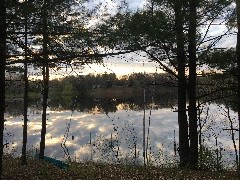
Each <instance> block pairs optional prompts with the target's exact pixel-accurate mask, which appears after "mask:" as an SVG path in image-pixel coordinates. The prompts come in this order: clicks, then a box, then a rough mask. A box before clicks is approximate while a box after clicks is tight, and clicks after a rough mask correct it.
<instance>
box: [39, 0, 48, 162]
mask: <svg viewBox="0 0 240 180" xmlns="http://www.w3.org/2000/svg"><path fill="white" fill-rule="evenodd" d="M46 7H47V6H46V0H44V5H43V102H42V106H43V112H42V130H41V142H40V154H39V158H40V159H44V150H45V136H46V126H47V105H48V104H47V100H48V83H49V67H48V49H47V42H48V33H47V12H46Z"/></svg>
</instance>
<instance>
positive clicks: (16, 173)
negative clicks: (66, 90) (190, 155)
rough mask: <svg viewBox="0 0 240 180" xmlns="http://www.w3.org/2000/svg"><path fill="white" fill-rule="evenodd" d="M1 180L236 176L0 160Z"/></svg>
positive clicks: (217, 177) (234, 173)
mask: <svg viewBox="0 0 240 180" xmlns="http://www.w3.org/2000/svg"><path fill="white" fill-rule="evenodd" d="M3 161H4V162H3V163H4V166H3V179H11V180H13V179H17V180H21V179H24V180H25V179H29V180H31V179H32V180H37V179H46V180H50V179H62V180H65V179H76V180H77V179H83V180H88V179H119V180H120V179H129V180H130V179H137V180H140V179H142V180H145V179H166V180H169V179H208V180H210V179H228V180H230V179H237V176H236V172H205V171H189V170H179V169H163V168H157V167H146V168H144V167H136V166H135V167H134V166H123V165H103V164H96V163H84V164H83V163H71V164H70V166H69V168H68V169H59V168H57V167H56V166H53V165H51V164H49V163H46V162H42V161H37V160H31V159H30V160H28V165H25V166H21V161H20V159H14V158H11V157H4V160H3Z"/></svg>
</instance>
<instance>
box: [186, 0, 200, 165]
mask: <svg viewBox="0 0 240 180" xmlns="http://www.w3.org/2000/svg"><path fill="white" fill-rule="evenodd" d="M189 11H190V14H189V15H190V17H189V32H188V37H189V46H188V53H189V81H188V86H187V87H188V98H189V107H188V116H189V139H190V149H189V150H190V154H189V164H190V166H191V167H192V168H197V165H198V132H197V127H198V120H197V107H196V104H197V100H196V78H197V74H196V66H197V65H196V61H197V58H196V26H197V1H196V0H189Z"/></svg>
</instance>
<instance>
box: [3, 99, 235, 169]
mask: <svg viewBox="0 0 240 180" xmlns="http://www.w3.org/2000/svg"><path fill="white" fill-rule="evenodd" d="M94 102H95V104H93V105H91V106H89V105H88V106H86V107H84V105H79V104H80V101H77V102H75V103H74V104H73V105H72V108H71V110H70V109H68V108H64V107H62V106H61V105H58V106H55V107H50V108H49V109H48V111H47V113H48V116H47V118H48V121H47V134H46V149H45V154H46V155H47V156H50V157H54V158H57V159H62V160H67V159H69V158H71V159H73V160H77V161H89V160H94V161H100V162H107V163H127V164H142V163H143V119H144V117H145V144H146V145H145V147H146V149H147V150H146V151H147V152H146V153H147V159H146V161H148V162H149V163H151V164H154V165H162V164H166V163H167V164H169V163H174V162H176V161H177V160H178V158H179V157H178V153H177V152H176V151H174V142H175V143H176V144H177V146H178V123H177V113H176V112H174V107H175V101H173V102H171V101H170V102H169V101H168V102H165V101H164V102H161V100H160V102H157V103H154V102H153V101H149V102H148V103H147V105H146V106H145V113H144V110H143V107H144V106H143V105H139V103H134V101H132V102H129V101H119V100H111V101H109V102H110V105H111V107H110V106H109V107H107V106H106V102H107V101H106V100H101V99H97V100H96V99H95V100H94ZM40 104H41V103H40V102H35V103H32V104H31V105H30V107H29V117H28V119H29V123H28V144H27V147H28V151H29V153H30V154H31V153H33V154H34V153H35V152H36V149H39V143H40V132H41V113H42V112H41V107H40ZM103 104H105V106H104V105H103ZM171 105H172V106H173V108H170V107H171ZM21 107H22V102H15V103H9V106H8V108H7V111H6V120H7V121H6V122H5V131H4V134H5V141H6V143H7V145H6V147H5V152H10V153H15V154H16V155H20V153H21V148H22V125H23V116H22V115H21V110H22V108H21ZM207 108H209V113H208V114H209V115H208V116H207V117H206V112H207ZM203 110H204V113H203V114H202V120H205V119H206V120H207V121H206V123H205V125H204V127H203V139H204V142H203V144H204V145H205V146H207V147H209V148H211V149H212V150H213V155H214V156H215V155H216V154H215V149H216V148H218V149H220V148H221V149H222V155H223V158H222V159H223V161H224V162H223V163H224V165H225V166H233V165H234V159H235V155H234V148H233V142H232V140H231V135H230V132H229V131H224V130H223V129H226V128H229V127H230V124H229V120H228V118H227V112H225V108H224V106H223V105H217V104H208V105H207V106H204V107H203ZM144 114H145V116H144ZM230 116H231V118H232V121H233V123H234V124H233V126H234V128H238V123H237V120H236V114H235V113H234V112H233V111H230ZM174 131H175V133H174ZM235 136H236V140H237V141H236V143H237V147H238V138H237V137H238V133H237V134H236V135H235ZM216 138H217V143H218V144H217V147H216ZM175 153H176V154H175Z"/></svg>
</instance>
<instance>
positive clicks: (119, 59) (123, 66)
mask: <svg viewBox="0 0 240 180" xmlns="http://www.w3.org/2000/svg"><path fill="white" fill-rule="evenodd" d="M93 2H94V1H93ZM96 2H98V3H99V2H102V3H103V4H105V5H106V6H108V7H109V8H108V11H109V12H110V13H114V12H116V11H117V2H118V1H114V0H99V1H96ZM126 2H127V3H128V4H129V9H132V10H137V9H141V8H143V7H144V5H145V4H146V3H147V0H126ZM93 4H94V3H93ZM97 20H98V19H95V20H93V23H94V21H95V22H97ZM205 31H207V27H203V28H202V30H201V32H202V33H203V34H204V32H205ZM226 31H227V28H226V27H225V26H224V25H223V24H222V25H220V26H212V27H211V28H210V29H209V33H208V36H211V37H214V36H218V35H221V34H223V33H224V32H226ZM235 45H236V35H231V36H230V35H229V36H226V37H225V38H223V39H222V40H220V41H219V42H218V44H217V45H216V47H218V48H219V47H220V48H221V47H234V46H235ZM103 62H104V63H103V64H89V65H84V68H82V69H80V70H78V69H73V70H72V69H71V68H62V69H60V70H58V71H56V70H51V76H50V79H55V78H63V77H66V76H68V75H87V74H90V73H91V74H103V73H115V74H116V75H117V77H121V76H123V75H129V74H132V73H137V72H142V73H144V72H145V73H155V72H157V73H162V72H163V70H162V69H160V68H159V64H158V63H155V62H150V59H149V58H148V57H147V56H146V55H144V54H143V53H139V52H137V53H129V54H125V55H121V56H120V55H119V56H114V57H108V58H104V59H103ZM31 78H39V79H41V70H38V72H35V71H33V73H31V75H30V79H31Z"/></svg>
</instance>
